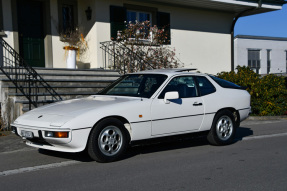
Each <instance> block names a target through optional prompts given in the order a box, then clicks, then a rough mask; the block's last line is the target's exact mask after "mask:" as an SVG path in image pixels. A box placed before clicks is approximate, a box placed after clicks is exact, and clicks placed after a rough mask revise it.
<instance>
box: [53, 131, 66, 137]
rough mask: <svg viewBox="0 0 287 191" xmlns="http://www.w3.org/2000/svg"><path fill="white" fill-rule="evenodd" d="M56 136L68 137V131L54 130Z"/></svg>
mask: <svg viewBox="0 0 287 191" xmlns="http://www.w3.org/2000/svg"><path fill="white" fill-rule="evenodd" d="M55 137H57V138H68V132H55Z"/></svg>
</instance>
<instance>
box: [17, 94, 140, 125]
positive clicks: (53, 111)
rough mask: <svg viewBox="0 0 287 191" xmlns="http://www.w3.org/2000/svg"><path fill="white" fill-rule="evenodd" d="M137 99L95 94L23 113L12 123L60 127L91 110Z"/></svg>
mask: <svg viewBox="0 0 287 191" xmlns="http://www.w3.org/2000/svg"><path fill="white" fill-rule="evenodd" d="M138 99H140V98H129V97H117V96H101V95H96V96H90V97H87V98H82V99H73V100H67V101H61V102H57V103H53V104H49V105H45V106H42V107H40V108H37V109H34V110H32V111H30V112H27V113H25V114H24V115H22V116H20V117H19V118H17V120H16V121H15V122H14V125H17V124H18V125H27V126H37V127H39V126H41V127H49V126H55V127H60V126H62V125H64V124H65V123H66V122H67V121H69V120H71V119H73V118H75V117H77V116H79V115H82V114H84V113H86V112H89V111H91V110H95V109H101V108H103V107H107V106H110V105H116V104H119V103H123V102H128V101H133V100H138Z"/></svg>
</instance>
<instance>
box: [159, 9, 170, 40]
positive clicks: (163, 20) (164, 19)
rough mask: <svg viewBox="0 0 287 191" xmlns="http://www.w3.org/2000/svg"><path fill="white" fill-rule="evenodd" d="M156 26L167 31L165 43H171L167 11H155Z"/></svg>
mask: <svg viewBox="0 0 287 191" xmlns="http://www.w3.org/2000/svg"><path fill="white" fill-rule="evenodd" d="M157 26H158V28H159V29H162V28H164V30H165V31H167V43H166V44H171V38H170V14H169V13H163V12H157Z"/></svg>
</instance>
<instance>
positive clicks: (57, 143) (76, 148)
mask: <svg viewBox="0 0 287 191" xmlns="http://www.w3.org/2000/svg"><path fill="white" fill-rule="evenodd" d="M12 131H13V132H14V133H15V134H16V135H18V136H20V137H22V138H23V139H25V140H26V144H27V145H29V146H32V147H37V148H41V149H47V150H54V151H62V152H80V151H83V150H84V149H85V148H86V145H87V140H88V137H89V134H90V131H91V128H82V129H75V130H71V129H60V128H59V129H54V128H53V129H50V128H37V127H27V126H21V125H18V124H17V125H12ZM21 131H28V132H32V133H33V138H25V137H23V136H22V135H21ZM46 131H58V132H63V131H64V132H68V137H67V138H54V137H46V136H45V132H46Z"/></svg>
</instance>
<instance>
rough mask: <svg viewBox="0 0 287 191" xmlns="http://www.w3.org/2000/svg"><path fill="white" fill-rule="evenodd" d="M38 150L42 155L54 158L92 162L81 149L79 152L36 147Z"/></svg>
mask: <svg viewBox="0 0 287 191" xmlns="http://www.w3.org/2000/svg"><path fill="white" fill-rule="evenodd" d="M38 152H39V153H40V154H43V155H47V156H51V157H56V158H64V159H69V160H75V161H80V162H92V161H93V160H92V159H91V158H90V157H89V156H88V154H87V152H86V151H82V152H79V153H65V152H58V151H50V150H45V149H38Z"/></svg>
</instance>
